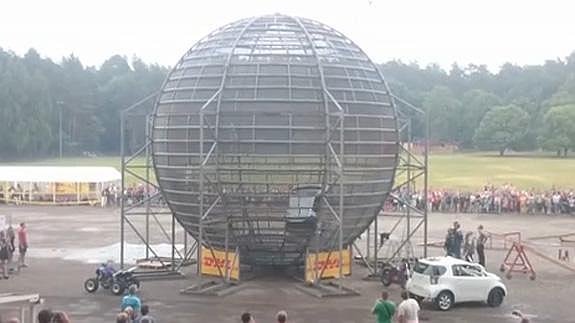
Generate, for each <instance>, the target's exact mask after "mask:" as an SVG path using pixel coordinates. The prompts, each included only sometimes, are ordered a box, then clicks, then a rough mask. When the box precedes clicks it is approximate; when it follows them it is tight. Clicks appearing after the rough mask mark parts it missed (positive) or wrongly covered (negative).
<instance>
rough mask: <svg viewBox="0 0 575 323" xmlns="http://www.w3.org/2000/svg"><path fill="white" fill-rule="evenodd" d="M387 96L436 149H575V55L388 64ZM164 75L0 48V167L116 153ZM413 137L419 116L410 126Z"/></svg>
mask: <svg viewBox="0 0 575 323" xmlns="http://www.w3.org/2000/svg"><path fill="white" fill-rule="evenodd" d="M380 67H381V70H382V72H383V75H384V76H385V78H386V80H387V82H388V83H389V86H390V88H391V90H392V92H394V94H395V95H396V96H398V97H400V98H402V99H404V100H406V101H408V102H410V103H412V104H413V105H415V106H418V107H421V108H422V109H424V110H429V111H430V119H431V120H430V125H431V140H432V142H433V143H446V144H454V145H457V146H458V147H459V148H461V149H478V150H489V151H499V152H500V154H504V152H505V151H506V150H510V149H511V150H516V151H533V150H538V149H543V150H546V151H551V152H553V153H556V154H558V155H560V156H567V155H568V153H569V151H571V150H575V126H573V125H575V52H574V53H573V54H571V55H570V56H568V57H566V58H561V59H554V60H548V61H546V62H545V63H544V64H542V65H530V66H518V65H514V64H511V63H506V64H504V65H503V66H501V68H500V69H499V71H497V73H492V72H490V71H489V70H488V69H487V67H486V66H485V65H468V66H459V65H457V64H453V65H452V66H451V68H450V69H449V70H445V69H442V68H441V67H440V66H439V65H435V64H431V65H427V66H420V65H418V64H417V63H404V62H401V61H390V62H387V63H384V64H381V65H380ZM168 71H169V68H168V67H166V66H160V65H158V64H149V63H145V62H143V61H142V60H141V59H139V58H137V57H133V58H131V59H128V58H127V57H124V56H120V55H114V56H112V57H110V58H109V59H107V60H106V61H105V62H104V63H103V64H102V65H101V66H99V67H91V66H84V65H83V64H82V62H81V60H80V58H78V57H75V56H73V55H71V56H69V57H64V58H63V59H62V60H61V61H60V62H58V63H55V62H54V61H52V60H51V59H48V58H44V57H42V56H41V54H40V53H38V52H37V51H35V50H34V49H30V50H29V51H28V52H27V53H26V54H25V55H23V56H18V55H16V54H14V53H12V52H10V51H7V50H2V49H1V48H0V160H16V159H28V158H44V157H53V156H57V154H58V145H59V122H60V118H59V116H60V113H62V119H61V120H62V129H63V143H64V147H63V150H64V153H65V155H66V156H77V155H81V154H83V153H85V152H90V153H96V154H106V155H108V154H109V155H114V154H115V155H117V154H118V153H119V149H120V140H119V135H120V111H121V110H123V109H125V108H126V107H128V106H130V105H132V104H133V103H135V102H136V101H138V100H139V99H141V98H144V97H146V96H147V95H149V94H151V93H153V92H155V91H157V90H158V89H159V87H160V86H161V84H162V82H163V80H164V78H165V76H166V74H167V73H168ZM413 129H414V131H413V134H414V137H415V139H416V140H418V139H421V138H422V136H423V133H424V131H423V129H424V127H423V118H422V117H419V119H418V120H416V122H415V124H414V127H413Z"/></svg>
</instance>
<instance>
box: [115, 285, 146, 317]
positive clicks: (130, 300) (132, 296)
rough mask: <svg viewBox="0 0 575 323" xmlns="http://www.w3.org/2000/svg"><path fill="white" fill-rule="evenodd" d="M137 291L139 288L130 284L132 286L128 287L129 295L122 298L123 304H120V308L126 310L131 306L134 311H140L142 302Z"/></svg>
mask: <svg viewBox="0 0 575 323" xmlns="http://www.w3.org/2000/svg"><path fill="white" fill-rule="evenodd" d="M137 291H138V288H137V287H136V285H132V286H130V288H129V289H128V295H126V296H124V297H123V298H122V304H121V306H120V309H121V310H122V311H124V310H126V308H128V307H131V308H132V310H133V311H134V313H140V310H141V308H142V302H141V301H140V298H139V297H138V295H136V292H137Z"/></svg>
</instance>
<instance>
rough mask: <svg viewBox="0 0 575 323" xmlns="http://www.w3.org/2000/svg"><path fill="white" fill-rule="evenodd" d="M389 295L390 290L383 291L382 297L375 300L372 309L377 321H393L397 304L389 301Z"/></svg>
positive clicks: (389, 322)
mask: <svg viewBox="0 0 575 323" xmlns="http://www.w3.org/2000/svg"><path fill="white" fill-rule="evenodd" d="M388 297H389V293H388V292H386V291H383V292H381V298H380V299H378V300H377V301H376V302H375V305H374V306H373V309H372V310H371V314H374V315H375V317H376V322H377V323H391V319H392V318H393V315H394V314H395V304H394V303H393V302H391V301H389V300H388Z"/></svg>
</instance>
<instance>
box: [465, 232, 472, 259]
mask: <svg viewBox="0 0 575 323" xmlns="http://www.w3.org/2000/svg"><path fill="white" fill-rule="evenodd" d="M474 254H475V236H474V234H473V231H469V232H467V233H466V234H465V242H464V244H463V258H464V259H465V261H469V262H473V256H474Z"/></svg>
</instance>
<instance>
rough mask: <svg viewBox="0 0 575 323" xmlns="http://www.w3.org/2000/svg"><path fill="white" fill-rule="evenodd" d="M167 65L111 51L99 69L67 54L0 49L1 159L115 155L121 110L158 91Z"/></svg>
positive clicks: (117, 147) (117, 145)
mask: <svg viewBox="0 0 575 323" xmlns="http://www.w3.org/2000/svg"><path fill="white" fill-rule="evenodd" d="M167 72H168V68H166V67H164V66H159V65H157V64H146V63H144V62H142V60H140V59H139V58H137V57H134V58H132V59H131V60H128V59H127V58H126V57H122V56H119V55H115V56H112V57H110V58H109V59H107V60H106V61H105V62H104V63H103V64H102V65H101V66H100V67H99V68H95V67H87V66H84V65H83V64H82V62H81V61H80V59H79V58H78V57H75V56H74V55H70V56H69V57H64V58H63V59H62V60H61V62H59V63H55V62H53V61H52V60H50V59H47V58H43V57H41V56H40V54H39V53H38V52H37V51H35V50H34V49H30V50H29V51H28V52H27V53H26V54H25V55H24V56H22V57H20V56H18V55H16V54H14V53H12V52H10V51H5V50H2V49H1V48H0V159H1V160H15V159H21V158H37V157H49V156H56V155H58V152H59V137H60V136H59V134H60V124H61V125H62V134H63V136H62V137H63V140H62V141H63V151H64V154H65V155H80V154H82V153H84V152H90V153H100V154H118V152H119V149H120V147H119V146H120V140H119V135H120V111H121V110H123V109H125V108H126V107H128V106H130V105H131V104H133V103H134V102H136V101H137V100H139V99H141V98H143V97H145V96H147V95H149V94H150V93H153V92H154V91H157V90H158V89H159V87H160V86H161V84H162V82H163V80H164V78H165V76H166V74H167Z"/></svg>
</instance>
